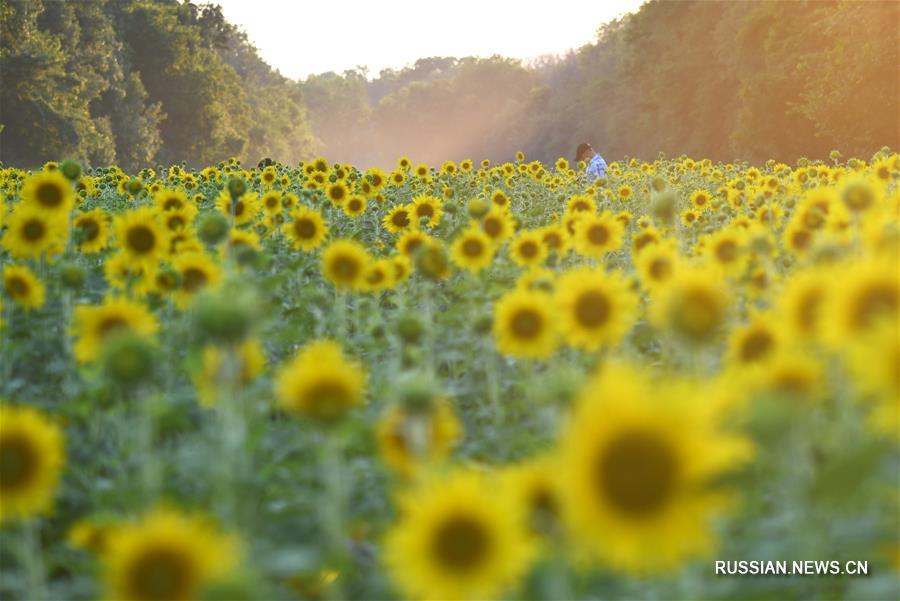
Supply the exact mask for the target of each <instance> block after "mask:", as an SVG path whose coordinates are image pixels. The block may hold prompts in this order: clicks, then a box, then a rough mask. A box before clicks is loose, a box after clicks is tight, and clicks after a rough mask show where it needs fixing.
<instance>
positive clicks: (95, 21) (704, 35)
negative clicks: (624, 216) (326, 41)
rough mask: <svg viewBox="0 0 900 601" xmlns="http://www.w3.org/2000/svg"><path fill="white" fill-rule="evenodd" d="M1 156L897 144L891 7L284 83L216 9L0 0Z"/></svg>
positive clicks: (614, 28) (899, 95) (711, 9)
mask: <svg viewBox="0 0 900 601" xmlns="http://www.w3.org/2000/svg"><path fill="white" fill-rule="evenodd" d="M0 22H2V27H0V83H2V85H0V160H3V161H4V162H7V163H11V164H16V165H21V166H29V167H30V166H35V165H39V164H40V163H42V162H44V161H46V160H50V159H59V158H61V157H76V158H80V159H82V160H85V161H87V162H89V163H92V164H103V163H111V162H118V163H120V164H122V165H123V166H124V167H126V168H128V169H132V170H134V169H138V168H140V167H143V166H146V165H152V164H155V163H157V162H182V161H184V162H187V163H189V164H191V165H201V164H210V163H215V162H217V161H220V160H223V159H224V158H226V157H228V156H232V155H236V156H238V157H241V158H244V159H249V161H250V162H252V163H256V161H258V160H259V159H260V158H262V157H272V158H273V159H276V160H279V161H284V162H295V161H297V160H298V159H303V158H308V157H311V156H314V155H315V154H323V155H325V156H326V157H328V158H329V159H331V160H337V161H346V162H353V163H357V164H361V165H382V166H387V165H391V164H393V162H394V160H395V159H396V158H397V157H398V156H400V155H408V156H410V157H411V158H412V159H413V160H414V161H426V162H429V163H437V162H440V161H442V160H445V159H455V160H459V159H462V158H473V159H480V158H491V159H494V160H506V159H508V158H509V157H510V156H511V155H512V154H513V153H514V152H515V151H516V150H523V151H525V153H526V155H527V156H528V157H529V158H536V159H540V160H544V161H552V160H554V159H555V158H556V157H559V156H566V157H569V158H570V159H571V158H573V157H572V156H571V154H572V152H573V150H574V148H575V146H576V145H577V144H578V143H579V142H582V141H590V142H591V143H592V144H593V145H594V146H595V148H597V149H598V150H599V151H600V152H601V153H602V154H604V155H606V156H608V157H611V158H615V157H621V156H623V155H629V156H637V157H641V158H645V159H650V158H655V157H656V156H657V155H658V153H659V152H663V153H665V154H668V155H680V154H688V155H692V156H695V157H708V158H711V159H713V160H723V161H732V160H748V161H754V162H759V161H762V160H765V159H768V158H775V159H778V160H783V161H793V160H795V159H797V158H799V157H801V156H806V157H809V158H825V157H826V156H827V155H828V153H829V152H830V151H831V150H832V149H838V150H840V151H841V152H842V153H844V154H845V155H856V156H868V155H871V154H872V153H873V152H875V151H876V150H878V149H879V148H881V147H882V146H885V145H887V146H890V147H892V148H897V147H898V146H900V110H898V108H900V78H898V77H897V66H898V65H900V29H898V27H897V23H898V22H900V3H898V2H896V1H894V0H883V1H880V0H873V1H871V2H858V1H854V0H830V1H824V0H789V1H761V2H701V1H693V0H684V1H674V0H652V1H650V2H647V3H645V4H644V5H643V6H642V7H641V8H640V10H639V11H638V12H637V13H635V14H632V15H628V16H626V17H624V18H622V19H619V20H617V21H614V22H611V23H608V24H606V25H604V26H602V27H601V28H600V29H599V30H598V32H597V37H596V40H595V41H594V42H593V43H592V44H588V45H586V46H583V47H582V48H579V49H578V50H576V51H572V52H570V53H569V54H567V55H565V56H562V57H545V58H542V59H540V60H537V61H532V62H530V63H528V64H525V63H522V62H521V61H518V60H513V59H508V58H503V57H497V56H495V57H491V58H472V57H466V58H455V57H428V58H422V59H419V60H417V61H415V62H414V63H413V64H412V65H410V66H408V67H405V68H402V69H385V70H382V71H381V72H380V73H379V74H378V75H377V76H376V77H374V78H370V76H369V74H368V72H367V70H366V68H365V67H358V68H356V69H353V70H349V71H345V72H343V73H341V74H337V73H324V74H320V75H314V76H311V77H308V78H306V79H305V80H303V81H299V82H298V81H290V80H288V79H286V78H284V77H282V76H281V75H280V74H279V73H278V72H277V71H275V70H273V69H272V68H271V67H269V66H268V65H267V64H266V63H265V62H264V61H263V60H262V59H261V58H260V57H259V54H258V53H257V51H256V49H255V48H254V47H253V45H252V44H250V42H249V41H248V39H247V36H246V34H244V33H243V32H242V31H241V30H240V29H239V28H238V27H237V26H235V25H233V24H230V23H228V22H227V21H226V20H225V18H224V16H223V14H222V11H221V9H220V8H219V7H218V6H215V5H197V4H192V3H190V2H183V1H179V0H156V1H150V0H93V1H91V2H78V1H74V0H0Z"/></svg>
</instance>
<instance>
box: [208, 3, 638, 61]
mask: <svg viewBox="0 0 900 601" xmlns="http://www.w3.org/2000/svg"><path fill="white" fill-rule="evenodd" d="M211 1H212V2H215V3H217V4H220V5H221V6H222V10H223V11H224V13H225V17H226V18H227V19H228V20H229V21H230V22H231V23H234V24H237V25H239V26H241V27H243V28H244V30H245V31H246V32H247V35H248V37H249V38H250V41H251V42H252V43H253V44H254V45H255V46H256V47H257V48H258V49H259V52H260V55H261V56H262V58H263V60H265V61H266V62H267V63H269V64H270V65H272V66H273V67H275V68H276V69H278V70H279V71H281V73H282V75H285V76H286V77H291V78H295V79H297V78H304V77H306V76H308V75H311V74H315V73H324V72H326V71H336V72H338V73H340V72H342V71H344V70H346V69H352V68H354V67H356V66H357V65H366V66H368V67H369V77H374V76H377V75H378V71H379V70H381V69H383V68H386V67H391V68H395V69H397V68H401V67H404V66H405V65H407V64H411V63H413V62H415V60H416V59H418V58H424V57H428V56H457V57H461V56H482V57H488V56H491V55H494V54H499V55H502V56H507V57H512V58H522V59H530V58H535V57H538V56H540V55H542V54H561V53H564V52H565V51H567V50H568V49H570V48H578V47H579V46H582V45H584V44H587V43H589V42H592V41H593V40H594V36H595V34H596V32H597V29H598V28H599V27H600V25H602V24H603V23H606V22H608V21H611V20H613V19H615V18H616V17H619V16H621V15H624V14H626V13H629V12H635V11H637V9H638V7H639V6H640V5H641V4H643V1H644V0H563V1H562V2H546V0H542V1H540V2H536V1H534V0H527V1H526V0H452V1H450V2H447V1H443V0H442V1H437V0H425V1H423V0H381V1H374V0H369V1H366V0H343V1H342V2H336V3H321V2H307V1H306V0H211Z"/></svg>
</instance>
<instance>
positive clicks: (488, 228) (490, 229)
mask: <svg viewBox="0 0 900 601" xmlns="http://www.w3.org/2000/svg"><path fill="white" fill-rule="evenodd" d="M502 231H503V225H502V224H501V223H500V220H499V219H485V220H484V233H485V234H487V235H488V236H490V237H491V238H496V237H497V236H499V235H500V232H502Z"/></svg>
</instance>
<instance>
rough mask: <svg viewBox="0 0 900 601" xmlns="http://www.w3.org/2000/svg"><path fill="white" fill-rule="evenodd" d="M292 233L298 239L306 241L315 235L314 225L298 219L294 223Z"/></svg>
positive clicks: (308, 221) (306, 220) (307, 220)
mask: <svg viewBox="0 0 900 601" xmlns="http://www.w3.org/2000/svg"><path fill="white" fill-rule="evenodd" d="M294 232H295V233H296V234H297V236H298V237H299V238H303V239H304V240H308V239H309V238H312V237H313V236H315V235H316V225H315V224H314V223H313V222H312V221H310V220H309V219H298V220H297V221H295V222H294Z"/></svg>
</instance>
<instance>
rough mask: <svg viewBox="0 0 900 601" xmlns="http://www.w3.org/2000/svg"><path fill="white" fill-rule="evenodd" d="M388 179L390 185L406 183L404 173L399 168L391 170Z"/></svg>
mask: <svg viewBox="0 0 900 601" xmlns="http://www.w3.org/2000/svg"><path fill="white" fill-rule="evenodd" d="M389 181H390V182H391V185H392V186H402V185H403V184H404V183H406V173H404V172H403V171H402V170H399V169H398V170H396V171H392V172H391V175H390V177H389Z"/></svg>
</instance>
